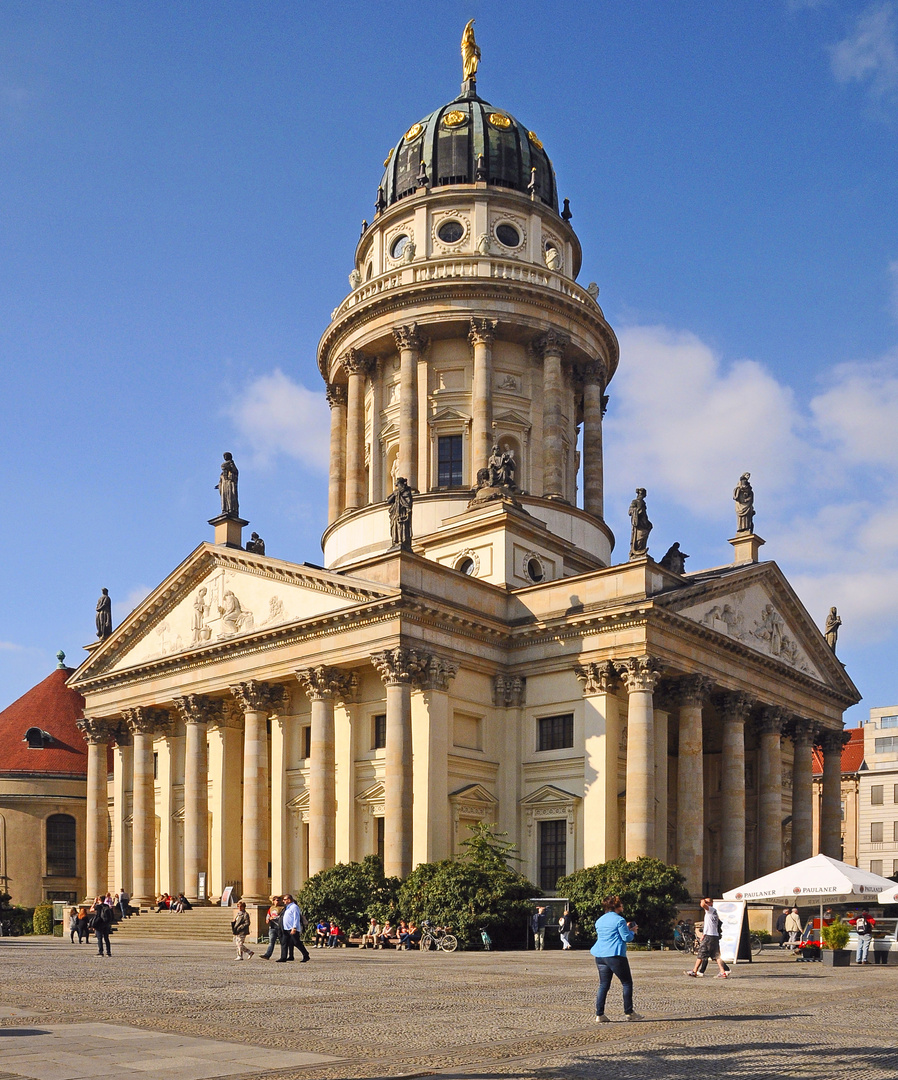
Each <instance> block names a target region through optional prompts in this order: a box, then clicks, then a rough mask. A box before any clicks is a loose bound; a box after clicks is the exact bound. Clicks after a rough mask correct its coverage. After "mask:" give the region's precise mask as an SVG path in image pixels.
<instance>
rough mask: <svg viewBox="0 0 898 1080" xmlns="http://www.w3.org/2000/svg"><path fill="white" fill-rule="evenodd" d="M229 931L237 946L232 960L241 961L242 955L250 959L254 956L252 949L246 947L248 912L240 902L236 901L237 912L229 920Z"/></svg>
mask: <svg viewBox="0 0 898 1080" xmlns="http://www.w3.org/2000/svg"><path fill="white" fill-rule="evenodd" d="M231 930H232V932H233V934H234V944H235V945H236V946H237V955H236V956H235V957H234V959H235V960H242V959H243V954H244V953H246V954H247V955H248V956H249V958H250V959H252V958H253V957H254V956H255V955H256V954H255V953H254V952H253V950H252V949H248V948H247V947H246V935H247V934H248V933H249V912H248V911H247V910H246V904H244V902H243V901H242V900H238V901H237V912H236V914H235V915H234V918H233V919H232V920H231Z"/></svg>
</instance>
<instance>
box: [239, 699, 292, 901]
mask: <svg viewBox="0 0 898 1080" xmlns="http://www.w3.org/2000/svg"><path fill="white" fill-rule="evenodd" d="M230 691H231V693H232V694H233V695H234V699H235V700H236V702H237V704H238V706H239V707H240V708H241V709H242V710H243V721H244V727H243V883H242V885H243V895H242V898H243V899H244V900H245V901H246V902H247V903H248V904H261V903H264V902H265V900H266V899H267V896H268V857H269V851H270V848H269V842H268V829H269V818H268V718H269V716H271V715H272V714H273V713H276V712H278V711H279V710H280V709H281V708H282V706H283V705H284V703H285V701H286V700H287V691H286V688H285V687H284V686H281V685H280V684H278V683H264V682H256V681H255V680H250V681H248V682H242V683H238V684H237V685H236V686H232V687H230Z"/></svg>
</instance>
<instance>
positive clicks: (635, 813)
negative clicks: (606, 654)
mask: <svg viewBox="0 0 898 1080" xmlns="http://www.w3.org/2000/svg"><path fill="white" fill-rule="evenodd" d="M614 666H615V668H616V669H617V671H618V672H619V673H620V676H621V678H622V680H623V682H624V684H625V686H626V687H627V693H628V694H629V703H628V710H627V823H626V834H625V835H626V858H627V859H638V858H639V857H640V856H641V855H648V856H654V854H655V715H654V703H653V700H652V694H653V691H654V689H655V685H656V684H657V682H658V679H659V678H660V665H659V663H658V661H657V660H655V659H653V658H652V657H651V656H632V657H630V659H628V660H624V661H622V662H618V663H615V665H614Z"/></svg>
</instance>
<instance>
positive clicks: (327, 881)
mask: <svg viewBox="0 0 898 1080" xmlns="http://www.w3.org/2000/svg"><path fill="white" fill-rule="evenodd" d="M398 890H399V879H398V878H395V877H387V876H386V875H385V874H384V867H383V863H382V862H381V860H380V857H379V856H377V855H366V856H365V858H364V859H362V861H361V862H351V863H337V865H336V866H331V867H328V869H327V870H321V871H320V872H319V873H317V874H314V875H313V876H312V877H310V878H309V879H308V881H306V883H305V884H304V885H303V887H302V889H300V891H299V893H298V894H297V896H296V900H297V903H298V904H299V906H300V908H301V909H302V911H303V913H304V915H305V917H306V920H307V921H308V922H310V923H311V922H314V921H317V920H318V919H322V918H327V919H333V920H334V922H336V923H337V925H338V926H339V927H340V929H341V930H343V931H344V932H345V933H349V934H353V933H355V934H360V933H361V932H362V931H363V930H365V929H366V927H367V926H368V921H369V919H370V918H371V916H372V915H373V916H375V917H376V918H378V919H383V918H384V917H385V916H386V915H387V914H388V913H389V912H390V911H392V910H393V909H394V908H395V906H396V894H397V892H398Z"/></svg>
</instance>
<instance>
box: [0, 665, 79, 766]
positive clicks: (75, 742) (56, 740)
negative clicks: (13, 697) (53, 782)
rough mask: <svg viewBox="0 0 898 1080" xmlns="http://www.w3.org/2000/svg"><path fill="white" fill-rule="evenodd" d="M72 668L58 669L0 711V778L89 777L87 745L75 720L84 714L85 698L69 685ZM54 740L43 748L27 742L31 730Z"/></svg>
mask: <svg viewBox="0 0 898 1080" xmlns="http://www.w3.org/2000/svg"><path fill="white" fill-rule="evenodd" d="M73 670H74V669H73V668H57V669H56V670H55V671H54V672H53V673H52V674H51V675H48V676H47V678H46V679H44V681H43V682H40V683H38V684H37V686H35V687H33V688H32V689H31V690H29V691H28V693H27V694H23V695H22V697H20V698H19V700H18V701H14V702H13V703H12V705H10V706H9V707H8V708H6V709H4V710H3V712H0V775H6V776H10V775H13V776H16V775H19V776H21V775H26V774H35V773H39V774H41V775H43V776H75V777H82V776H86V775H87V744H86V743H85V742H84V738H83V736H82V735H81V732H80V731H79V730H78V728H77V727H76V726H75V721H76V720H78V719H80V718H81V717H82V716H83V715H84V698H83V697H82V696H81V695H80V694H79V693H76V691H74V690H70V689H69V687H67V686H66V679H68V678H69V676H70V675H71V674H72V671H73ZM33 727H34V728H40V730H41V731H46V732H47V734H48V735H51V736H52V737H53V740H52V742H50V743H48V744H47V746H45V747H44V748H43V749H36V750H33V749H31V748H30V747H29V745H28V743H27V742H25V732H26V731H27V730H28V729H29V728H33Z"/></svg>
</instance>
